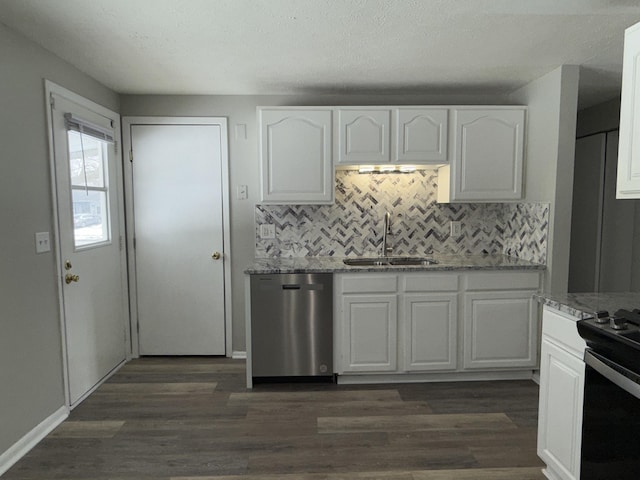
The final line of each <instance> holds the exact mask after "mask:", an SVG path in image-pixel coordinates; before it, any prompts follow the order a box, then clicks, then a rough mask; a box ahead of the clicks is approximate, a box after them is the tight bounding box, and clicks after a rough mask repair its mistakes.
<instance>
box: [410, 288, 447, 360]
mask: <svg viewBox="0 0 640 480" xmlns="http://www.w3.org/2000/svg"><path fill="white" fill-rule="evenodd" d="M457 303H458V296H457V295H456V294H454V293H452V294H419V295H405V297H404V302H403V307H404V308H403V322H404V328H403V332H404V334H403V336H404V358H405V370H406V371H428V370H455V368H456V358H457V349H456V344H457V342H456V337H457V328H456V326H457Z"/></svg>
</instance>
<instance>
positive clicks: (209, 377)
mask: <svg viewBox="0 0 640 480" xmlns="http://www.w3.org/2000/svg"><path fill="white" fill-rule="evenodd" d="M244 384H245V369H244V362H243V361H234V360H229V359H224V358H142V359H137V360H134V361H132V362H130V363H129V364H127V365H125V366H124V367H123V368H122V369H121V370H120V371H119V372H118V373H116V374H115V375H114V376H113V377H111V379H110V380H109V381H108V382H107V383H105V384H104V385H102V386H101V387H100V388H99V389H98V390H97V391H96V392H95V393H93V394H92V395H91V396H90V397H89V398H87V399H86V400H85V401H84V402H83V403H82V404H81V405H79V406H78V407H77V408H76V409H74V410H73V411H72V412H71V415H70V417H69V419H68V420H67V421H65V422H64V423H63V424H62V425H60V426H59V427H58V428H57V429H56V430H54V431H53V432H52V433H51V434H50V435H49V436H48V437H47V438H45V439H44V440H43V441H42V442H41V443H40V444H39V445H38V446H36V447H35V448H34V449H33V450H32V451H31V452H29V454H27V455H26V456H25V457H24V458H23V459H21V460H20V461H19V462H18V463H17V464H16V465H14V466H13V468H11V469H10V470H9V471H8V472H7V473H6V474H5V475H4V476H3V480H14V479H15V480H17V479H69V480H76V479H78V480H79V479H83V480H93V479H100V480H104V479H111V480H125V479H126V480H132V479H157V480H214V479H215V480H241V479H242V480H262V479H271V480H273V479H313V480H321V479H323V480H324V479H326V480H343V479H344V480H346V479H359V480H362V479H392V480H446V479H465V480H482V479H486V480H489V479H491V480H534V479H536V480H538V479H544V476H543V475H542V473H541V468H542V463H541V461H540V460H539V459H538V458H537V456H536V421H537V403H538V387H537V385H536V384H535V383H533V382H531V381H500V382H456V383H427V384H396V385H376V386H338V385H330V384H262V385H258V386H256V388H254V389H253V391H251V390H247V389H246V388H245V387H244Z"/></svg>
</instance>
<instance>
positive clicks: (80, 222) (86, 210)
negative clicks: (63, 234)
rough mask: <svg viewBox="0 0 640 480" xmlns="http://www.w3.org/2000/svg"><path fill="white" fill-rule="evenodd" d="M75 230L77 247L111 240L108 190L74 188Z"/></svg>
mask: <svg viewBox="0 0 640 480" xmlns="http://www.w3.org/2000/svg"><path fill="white" fill-rule="evenodd" d="M73 232H74V240H75V246H76V247H86V246H88V245H93V244H95V243H103V242H107V241H109V239H110V237H111V235H110V229H109V209H108V207H107V192H99V191H91V190H90V191H88V192H87V191H85V190H84V189H83V190H80V189H74V190H73Z"/></svg>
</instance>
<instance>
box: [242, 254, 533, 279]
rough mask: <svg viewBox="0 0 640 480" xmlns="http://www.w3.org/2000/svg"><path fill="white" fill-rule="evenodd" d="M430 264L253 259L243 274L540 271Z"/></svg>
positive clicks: (453, 258)
mask: <svg viewBox="0 0 640 480" xmlns="http://www.w3.org/2000/svg"><path fill="white" fill-rule="evenodd" d="M428 257H429V258H433V259H435V260H437V262H438V263H437V264H434V265H376V266H348V265H345V264H344V263H343V260H344V257H299V258H257V259H255V261H254V263H253V264H252V265H250V266H249V267H247V268H246V269H245V271H244V273H247V274H271V273H355V272H416V271H418V272H419V271H429V272H438V271H452V270H523V269H524V270H544V269H545V268H546V267H545V266H544V265H540V264H538V263H532V262H528V261H526V260H521V259H519V258H515V257H509V256H507V255H438V254H434V255H429V256H428Z"/></svg>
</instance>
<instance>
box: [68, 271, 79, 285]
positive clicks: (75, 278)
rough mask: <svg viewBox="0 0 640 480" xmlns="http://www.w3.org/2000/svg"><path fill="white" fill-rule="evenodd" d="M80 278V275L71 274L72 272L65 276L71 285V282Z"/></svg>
mask: <svg viewBox="0 0 640 480" xmlns="http://www.w3.org/2000/svg"><path fill="white" fill-rule="evenodd" d="M78 280H80V277H79V276H78V275H71V274H70V273H67V274H66V275H65V276H64V283H66V284H67V285H69V284H70V283H71V282H77V281H78Z"/></svg>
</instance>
